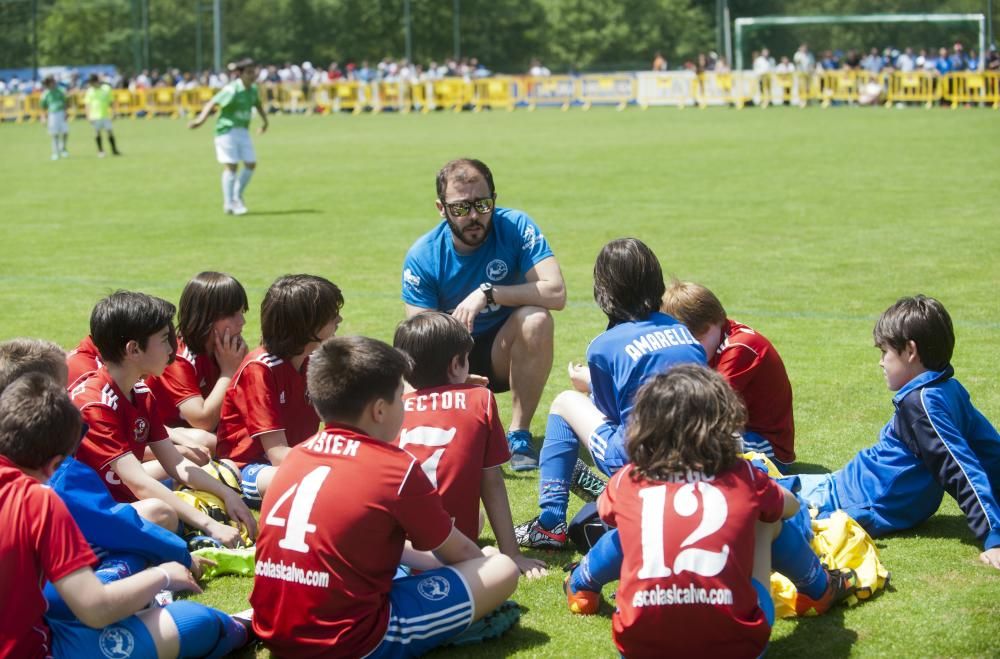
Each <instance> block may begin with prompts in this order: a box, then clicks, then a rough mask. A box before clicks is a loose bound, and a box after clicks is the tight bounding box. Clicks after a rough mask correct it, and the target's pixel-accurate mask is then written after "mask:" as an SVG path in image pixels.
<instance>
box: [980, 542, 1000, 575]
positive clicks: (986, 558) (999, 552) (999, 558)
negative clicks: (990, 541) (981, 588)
mask: <svg viewBox="0 0 1000 659" xmlns="http://www.w3.org/2000/svg"><path fill="white" fill-rule="evenodd" d="M979 560H981V561H982V562H983V563H984V564H986V565H989V566H990V567H994V568H996V569H998V570H1000V547H994V548H993V549H987V550H986V551H984V552H983V553H982V554H980V555H979Z"/></svg>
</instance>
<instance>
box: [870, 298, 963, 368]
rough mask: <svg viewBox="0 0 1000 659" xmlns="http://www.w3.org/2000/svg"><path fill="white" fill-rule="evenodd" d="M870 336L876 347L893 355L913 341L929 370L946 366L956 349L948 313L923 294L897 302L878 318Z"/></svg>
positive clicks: (921, 360) (921, 359) (953, 330)
mask: <svg viewBox="0 0 1000 659" xmlns="http://www.w3.org/2000/svg"><path fill="white" fill-rule="evenodd" d="M872 336H873V338H874V339H875V345H876V346H877V347H879V348H882V349H885V348H887V347H888V348H892V349H893V350H895V351H896V352H902V351H903V349H904V348H905V347H906V344H907V343H908V342H909V341H913V342H914V343H915V344H916V346H917V353H918V354H919V355H920V363H921V364H923V366H924V368H927V369H930V370H932V371H940V370H942V369H944V368H945V367H946V366H948V364H950V363H951V355H952V352H954V350H955V329H954V327H953V326H952V324H951V316H950V315H948V310H947V309H945V308H944V305H943V304H941V303H940V302H939V301H937V300H935V299H934V298H932V297H927V296H926V295H914V296H913V297H904V298H900V299H899V300H897V301H896V303H895V304H893V305H892V306H891V307H889V308H888V309H886V310H885V312H883V313H882V315H881V316H880V317H879V319H878V322H876V323H875V329H873V330H872Z"/></svg>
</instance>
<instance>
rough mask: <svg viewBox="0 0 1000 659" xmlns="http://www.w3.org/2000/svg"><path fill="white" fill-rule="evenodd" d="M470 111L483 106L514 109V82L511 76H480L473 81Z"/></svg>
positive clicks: (479, 109)
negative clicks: (472, 98) (472, 99)
mask: <svg viewBox="0 0 1000 659" xmlns="http://www.w3.org/2000/svg"><path fill="white" fill-rule="evenodd" d="M473 97H474V99H475V100H474V101H473V103H472V111H473V112H479V111H481V110H482V109H483V108H489V109H491V110H493V109H502V110H507V111H508V112H513V111H514V104H515V103H516V98H517V96H516V91H515V82H514V80H513V79H511V78H500V77H497V78H481V79H478V80H476V81H475V82H474V83H473Z"/></svg>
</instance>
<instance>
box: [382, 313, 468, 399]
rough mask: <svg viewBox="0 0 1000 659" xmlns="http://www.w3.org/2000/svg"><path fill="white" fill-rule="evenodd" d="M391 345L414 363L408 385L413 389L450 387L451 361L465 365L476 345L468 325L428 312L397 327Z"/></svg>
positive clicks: (447, 315)
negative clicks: (460, 359)
mask: <svg viewBox="0 0 1000 659" xmlns="http://www.w3.org/2000/svg"><path fill="white" fill-rule="evenodd" d="M392 345H393V346H394V347H396V348H399V349H400V350H402V351H403V352H405V353H406V354H408V355H409V356H410V358H411V359H413V370H412V372H411V373H410V376H409V377H408V378H407V381H408V382H409V383H410V384H411V385H412V386H413V388H414V389H427V388H430V387H440V386H443V385H445V384H448V367H449V365H450V364H451V360H452V359H454V358H455V357H461V358H462V361H463V363H464V361H465V360H466V359H467V358H468V355H469V353H470V352H471V351H472V348H473V347H474V346H475V345H476V343H475V341H473V340H472V335H471V334H469V330H468V329H466V327H465V325H463V324H462V323H461V322H460V321H459V320H458V319H457V318H455V317H454V316H452V315H451V314H446V313H442V312H440V311H425V312H423V313H419V314H417V315H416V316H413V317H412V318H407V319H406V320H404V321H403V322H401V323H400V324H399V325H398V326H397V327H396V335H395V336H394V337H393V340H392Z"/></svg>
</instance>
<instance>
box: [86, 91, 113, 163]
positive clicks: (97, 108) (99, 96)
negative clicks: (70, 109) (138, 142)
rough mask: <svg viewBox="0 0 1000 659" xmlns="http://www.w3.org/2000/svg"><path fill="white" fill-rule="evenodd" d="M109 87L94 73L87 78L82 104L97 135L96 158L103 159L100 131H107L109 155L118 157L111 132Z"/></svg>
mask: <svg viewBox="0 0 1000 659" xmlns="http://www.w3.org/2000/svg"><path fill="white" fill-rule="evenodd" d="M111 94H112V92H111V85H109V84H108V83H106V82H101V80H100V78H98V77H97V74H96V73H91V74H90V77H89V78H87V93H86V94H84V95H83V104H84V105H85V106H87V120H88V121H90V125H91V126H93V127H94V131H95V132H96V133H97V157H98V158H103V157H104V144H102V142H101V131H102V130H104V131H107V133H108V143H109V144H111V153H113V154H115V155H116V156H120V155H121V153H119V152H118V145H117V144H115V134H114V133H113V132H112V131H111V102H112V96H111Z"/></svg>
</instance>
